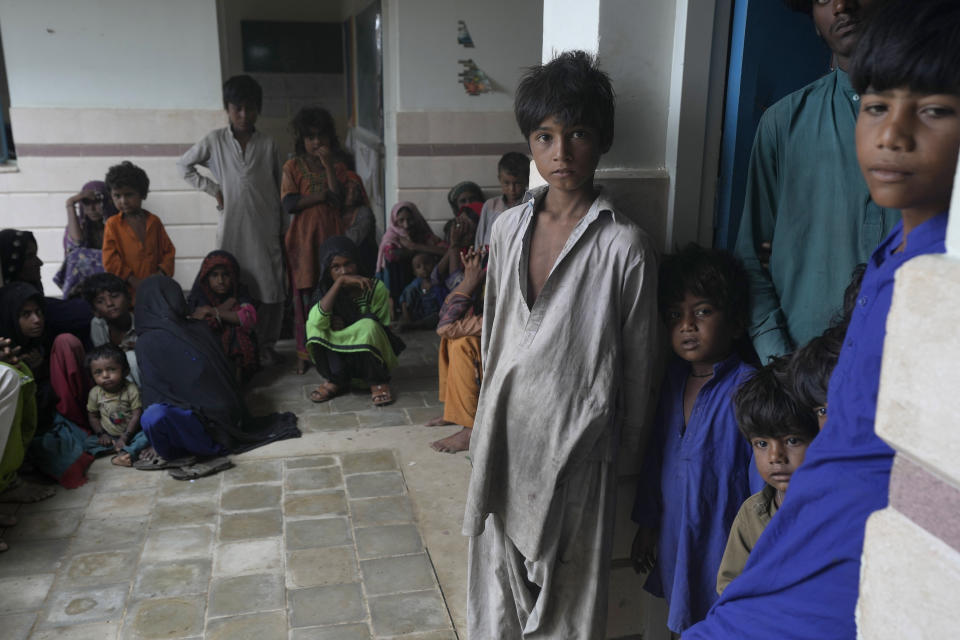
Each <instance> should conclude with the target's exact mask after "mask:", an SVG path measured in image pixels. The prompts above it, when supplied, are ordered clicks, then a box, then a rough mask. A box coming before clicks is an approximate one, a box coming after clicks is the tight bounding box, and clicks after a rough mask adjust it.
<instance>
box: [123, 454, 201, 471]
mask: <svg viewBox="0 0 960 640" xmlns="http://www.w3.org/2000/svg"><path fill="white" fill-rule="evenodd" d="M196 461H197V457H196V456H186V457H184V458H176V459H174V460H165V459H163V458H161V457H160V456H154V457H152V458H150V459H149V460H143V459H141V460H137V461H136V462H134V463H133V468H134V469H140V471H159V470H160V469H173V468H179V467H185V466H187V465H191V464H193V463H195V462H196Z"/></svg>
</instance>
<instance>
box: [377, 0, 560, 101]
mask: <svg viewBox="0 0 960 640" xmlns="http://www.w3.org/2000/svg"><path fill="white" fill-rule="evenodd" d="M394 6H395V8H396V11H397V12H396V19H397V21H398V22H397V26H398V28H399V33H400V34H402V37H401V39H400V41H399V43H398V50H397V53H398V56H399V58H398V63H399V64H398V68H397V71H398V73H399V77H398V79H397V81H398V83H397V87H398V90H399V91H398V96H397V98H398V104H397V105H396V107H397V109H398V110H400V111H501V110H505V111H510V110H512V109H513V92H514V90H515V89H516V86H517V81H518V80H519V78H520V76H521V75H522V73H523V68H524V67H527V66H530V65H532V64H536V63H537V61H538V58H539V50H540V36H539V30H540V28H541V23H542V18H541V15H542V7H541V3H540V2H531V1H529V0H521V1H520V2H517V1H516V0H486V1H484V2H474V1H472V0H446V1H444V2H437V1H436V0H400V1H399V2H396V3H394ZM458 20H464V21H465V22H466V23H467V28H468V29H469V31H470V35H471V36H472V38H473V43H474V45H475V47H474V48H472V49H468V48H465V47H463V46H461V45H459V44H457V21H458ZM531 50H533V51H534V53H533V54H532V55H531ZM467 58H472V59H473V61H474V62H476V63H477V66H479V67H480V68H481V69H483V71H484V72H485V73H486V74H487V76H488V77H489V78H490V80H491V81H492V82H493V83H495V85H496V87H497V90H496V91H494V92H491V93H488V94H483V95H479V96H469V95H467V93H466V92H465V91H464V90H463V86H462V85H460V84H459V82H458V78H457V74H458V73H459V72H460V69H461V67H460V65H459V64H457V60H461V59H467Z"/></svg>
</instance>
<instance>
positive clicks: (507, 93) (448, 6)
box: [383, 0, 542, 229]
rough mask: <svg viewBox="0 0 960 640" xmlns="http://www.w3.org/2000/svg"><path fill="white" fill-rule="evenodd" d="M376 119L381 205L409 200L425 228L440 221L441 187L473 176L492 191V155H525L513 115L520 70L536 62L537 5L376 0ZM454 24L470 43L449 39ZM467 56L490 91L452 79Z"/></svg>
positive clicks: (496, 0)
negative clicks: (379, 52) (380, 90)
mask: <svg viewBox="0 0 960 640" xmlns="http://www.w3.org/2000/svg"><path fill="white" fill-rule="evenodd" d="M383 14H384V85H385V87H384V117H385V128H386V136H385V138H386V139H385V144H386V155H387V176H386V193H387V206H388V208H389V207H390V206H392V205H393V204H394V203H395V202H397V201H398V200H412V201H413V202H416V203H417V204H418V205H419V206H420V209H421V211H423V213H424V215H425V216H426V217H427V218H428V220H430V221H431V223H432V224H433V225H434V227H435V228H437V229H440V228H442V226H443V223H444V221H445V220H446V219H447V218H449V217H450V215H451V211H450V208H449V206H448V205H447V201H446V193H447V190H448V189H449V188H450V187H452V186H453V185H454V184H455V183H457V182H460V181H461V180H473V181H474V182H477V183H478V184H479V185H480V186H481V187H483V188H484V191H485V193H486V194H487V195H488V197H489V196H493V195H496V194H497V193H498V192H499V187H498V186H497V180H496V178H497V176H496V173H497V160H498V159H499V158H500V156H501V155H503V153H505V152H506V151H513V150H516V151H521V152H523V151H526V144H525V143H524V141H523V139H522V137H521V136H520V133H519V131H518V129H517V126H516V122H515V120H514V118H513V93H514V91H515V89H516V85H517V82H518V80H519V78H520V76H521V75H522V73H523V70H524V68H525V67H529V66H531V65H534V64H537V63H538V62H539V61H540V44H541V39H540V33H541V29H542V5H541V3H540V2H511V1H509V0H491V1H490V2H483V3H477V2H469V1H467V0H450V1H447V2H442V3H438V2H433V1H431V0H384V2H383ZM458 20H464V21H465V22H466V23H467V27H468V29H469V31H470V35H471V37H472V38H473V42H474V44H475V47H474V48H465V47H462V46H460V45H459V44H457V21H458ZM466 58H471V59H473V60H474V61H475V62H476V63H477V65H478V66H479V67H480V68H481V69H483V70H484V71H485V72H486V74H487V75H488V77H489V78H490V80H491V81H492V82H493V84H494V91H493V92H491V93H488V94H482V95H479V96H469V95H467V94H466V92H465V91H464V89H463V87H462V86H461V85H460V84H459V83H458V78H457V74H458V73H459V71H460V68H461V67H460V65H459V64H458V63H457V61H458V60H460V59H466Z"/></svg>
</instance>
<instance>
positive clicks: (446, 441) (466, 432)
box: [430, 427, 473, 453]
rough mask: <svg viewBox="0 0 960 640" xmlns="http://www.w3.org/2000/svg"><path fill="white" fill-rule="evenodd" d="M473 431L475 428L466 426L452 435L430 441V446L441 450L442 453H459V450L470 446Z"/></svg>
mask: <svg viewBox="0 0 960 640" xmlns="http://www.w3.org/2000/svg"><path fill="white" fill-rule="evenodd" d="M471 433H473V429H470V428H469V427H464V428H463V429H460V431H457V432H456V433H455V434H453V435H452V436H447V437H446V438H443V439H442V440H437V441H436V442H432V443H430V448H431V449H433V450H434V451H439V452H440V453H457V452H458V451H466V450H467V449H469V448H470V434H471Z"/></svg>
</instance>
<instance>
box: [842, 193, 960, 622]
mask: <svg viewBox="0 0 960 640" xmlns="http://www.w3.org/2000/svg"><path fill="white" fill-rule="evenodd" d="M957 184H960V180H958V181H956V182H955V185H954V200H953V206H952V210H953V216H952V219H951V221H950V227H949V231H948V253H947V255H936V256H922V257H919V258H915V259H913V260H911V261H910V262H908V263H907V264H905V265H904V266H903V267H901V268H900V270H899V271H898V272H897V279H896V288H895V289H894V294H893V304H892V306H891V309H890V315H889V316H888V318H887V337H886V340H885V342H884V350H883V365H882V369H881V375H880V396H879V400H878V403H877V421H876V430H877V434H878V435H879V436H880V437H881V438H883V439H884V440H885V441H886V442H887V443H888V444H890V446H892V447H893V448H894V449H896V450H897V456H896V458H895V461H894V465H893V471H892V473H891V476H890V504H889V506H888V507H887V508H886V509H884V510H882V511H878V512H876V513H874V514H873V515H872V516H870V519H869V520H868V521H867V530H866V539H865V542H864V549H863V565H862V567H861V572H860V600H859V602H858V604H857V626H858V635H859V637H861V638H869V639H870V640H887V639H889V640H895V639H896V640H899V639H901V638H951V637H955V636H956V634H957V629H958V628H960V609H958V607H957V594H958V593H960V466H958V465H957V460H958V458H960V430H958V429H957V411H956V404H955V402H956V400H955V398H956V394H957V389H958V388H960V374H958V373H957V363H958V362H960V336H958V335H957V331H956V318H957V314H960V242H958V240H960V228H958V227H960V221H958V220H957V215H958V213H957V212H958V208H957V205H958V204H960V198H958V189H957Z"/></svg>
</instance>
